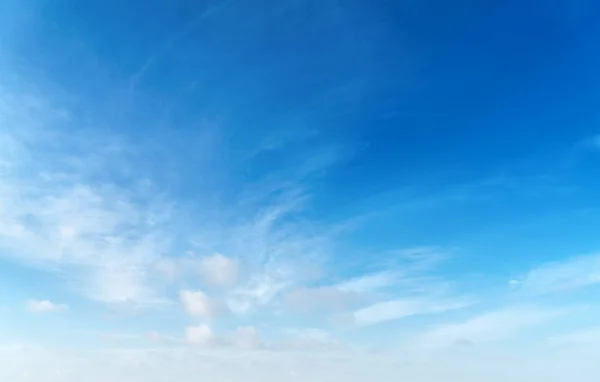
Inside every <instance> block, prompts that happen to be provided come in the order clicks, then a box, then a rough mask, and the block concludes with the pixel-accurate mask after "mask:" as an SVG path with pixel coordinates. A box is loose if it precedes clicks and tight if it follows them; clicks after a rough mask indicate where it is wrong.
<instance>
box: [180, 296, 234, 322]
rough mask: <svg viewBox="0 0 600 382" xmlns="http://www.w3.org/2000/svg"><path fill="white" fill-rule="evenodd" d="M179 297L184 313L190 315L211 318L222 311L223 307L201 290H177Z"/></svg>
mask: <svg viewBox="0 0 600 382" xmlns="http://www.w3.org/2000/svg"><path fill="white" fill-rule="evenodd" d="M179 299H180V301H181V304H182V305H183V308H184V310H185V311H186V313H187V314H189V315H190V316H192V317H196V318H213V317H216V316H218V315H220V314H222V313H224V310H223V307H221V306H220V305H219V304H218V303H217V302H216V301H214V300H212V299H211V298H210V297H208V296H207V295H206V293H204V292H202V291H191V290H183V291H181V292H179Z"/></svg>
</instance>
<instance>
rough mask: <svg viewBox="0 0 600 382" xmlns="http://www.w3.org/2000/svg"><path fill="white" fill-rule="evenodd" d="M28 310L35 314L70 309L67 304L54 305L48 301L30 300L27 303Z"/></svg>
mask: <svg viewBox="0 0 600 382" xmlns="http://www.w3.org/2000/svg"><path fill="white" fill-rule="evenodd" d="M26 306H27V310H29V311H30V312H33V313H50V312H62V311H65V310H67V309H69V306H68V305H65V304H54V303H52V302H51V301H48V300H29V301H27V304H26Z"/></svg>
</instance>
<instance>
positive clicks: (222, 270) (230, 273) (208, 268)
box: [200, 253, 238, 287]
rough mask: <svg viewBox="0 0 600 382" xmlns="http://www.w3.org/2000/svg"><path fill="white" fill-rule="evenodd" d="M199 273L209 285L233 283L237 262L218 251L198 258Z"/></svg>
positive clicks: (235, 276) (228, 284)
mask: <svg viewBox="0 0 600 382" xmlns="http://www.w3.org/2000/svg"><path fill="white" fill-rule="evenodd" d="M200 275H201V277H202V279H203V280H204V281H205V282H206V283H208V284H210V285H214V286H220V287H223V286H230V285H233V284H235V282H236V281H237V277H238V262H237V261H236V260H234V259H230V258H228V257H226V256H223V255H221V254H218V253H217V254H214V255H212V256H208V257H204V258H202V259H201V260H200Z"/></svg>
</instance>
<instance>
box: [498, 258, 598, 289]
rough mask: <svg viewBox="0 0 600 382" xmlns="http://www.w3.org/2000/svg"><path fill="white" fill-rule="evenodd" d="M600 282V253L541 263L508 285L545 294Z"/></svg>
mask: <svg viewBox="0 0 600 382" xmlns="http://www.w3.org/2000/svg"><path fill="white" fill-rule="evenodd" d="M598 283H600V255H597V254H594V255H587V256H578V257H572V258H568V259H566V260H561V261H556V262H552V263H546V264H542V265H540V266H537V267H535V268H534V269H532V270H530V271H529V272H527V273H526V274H525V275H524V276H522V277H521V278H518V279H514V280H511V281H510V285H511V286H512V287H513V288H517V289H518V290H520V291H522V292H525V293H530V294H546V293H553V292H563V291H568V290H572V289H577V288H583V287H587V286H590V285H594V284H598Z"/></svg>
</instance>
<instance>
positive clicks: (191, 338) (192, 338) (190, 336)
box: [185, 324, 214, 346]
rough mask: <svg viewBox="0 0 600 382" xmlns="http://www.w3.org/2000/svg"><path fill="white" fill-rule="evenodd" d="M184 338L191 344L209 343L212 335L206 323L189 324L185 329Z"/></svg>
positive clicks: (211, 340)
mask: <svg viewBox="0 0 600 382" xmlns="http://www.w3.org/2000/svg"><path fill="white" fill-rule="evenodd" d="M185 339H186V341H187V342H188V343H190V344H193V345H203V346H206V345H210V344H212V343H213V341H214V335H213V332H212V330H211V329H210V327H209V326H208V325H206V324H200V325H197V326H189V327H187V328H186V330H185Z"/></svg>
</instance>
